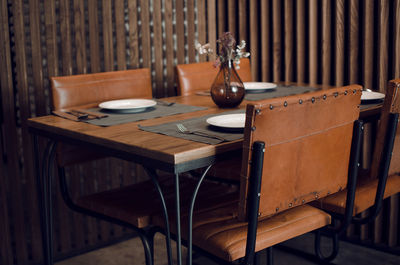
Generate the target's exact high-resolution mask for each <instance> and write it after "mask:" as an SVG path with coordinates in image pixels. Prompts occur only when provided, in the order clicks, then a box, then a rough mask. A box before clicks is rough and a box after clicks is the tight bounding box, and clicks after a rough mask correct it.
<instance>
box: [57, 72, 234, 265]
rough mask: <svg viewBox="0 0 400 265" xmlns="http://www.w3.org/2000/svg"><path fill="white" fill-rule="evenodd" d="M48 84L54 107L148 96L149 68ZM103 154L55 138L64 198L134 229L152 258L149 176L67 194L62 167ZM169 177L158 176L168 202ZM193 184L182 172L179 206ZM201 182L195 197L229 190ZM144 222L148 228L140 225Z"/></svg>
mask: <svg viewBox="0 0 400 265" xmlns="http://www.w3.org/2000/svg"><path fill="white" fill-rule="evenodd" d="M51 86H52V96H53V108H54V110H66V109H72V108H81V109H83V108H91V107H96V106H97V105H98V104H99V103H100V102H103V101H108V100H115V99H122V98H151V97H152V87H151V74H150V70H149V69H147V68H146V69H135V70H126V71H115V72H107V73H95V74H84V75H73V76H62V77H53V78H51ZM102 157H105V155H104V154H99V153H98V152H94V151H92V150H90V149H85V148H82V147H81V146H75V145H67V144H63V143H59V144H58V146H57V150H56V161H57V166H58V172H59V176H60V184H61V192H62V196H63V199H64V201H65V203H66V204H67V205H68V206H69V207H70V208H71V209H72V210H75V211H78V212H81V213H84V214H88V215H90V216H93V217H96V218H100V219H103V220H106V221H109V222H113V223H116V224H119V225H123V226H126V227H129V228H131V229H133V230H135V231H136V232H137V233H138V235H139V236H140V238H141V240H142V242H143V246H144V249H145V257H146V264H152V240H153V236H154V233H155V232H156V231H158V230H157V229H151V227H152V223H151V218H152V216H153V215H158V214H160V212H162V204H161V201H159V200H158V198H159V194H158V192H157V189H156V187H155V185H154V183H152V181H151V180H148V181H144V182H141V183H137V184H133V185H128V186H124V187H120V188H115V189H112V190H107V191H103V192H98V193H94V194H89V195H86V196H83V197H79V198H77V199H76V201H73V200H72V199H71V197H70V195H69V192H68V185H67V181H66V176H65V167H66V166H70V165H74V164H79V163H82V162H85V161H90V160H94V159H98V158H102ZM147 173H149V175H150V176H152V177H153V179H155V172H154V171H151V170H150V171H147ZM72 177H76V176H72ZM173 180H174V176H172V175H169V174H166V173H165V174H164V175H162V176H159V178H158V180H157V181H158V184H159V185H160V187H161V190H162V191H163V193H164V196H165V198H166V204H167V207H171V205H174V204H173V201H174V196H173V195H174V181H173ZM196 184H197V179H193V178H190V177H187V178H185V177H182V178H181V181H180V185H181V187H180V188H181V189H182V193H181V198H183V199H182V201H183V203H182V206H183V207H184V206H185V205H186V204H185V203H186V202H188V201H190V200H189V199H185V198H190V196H191V191H193V190H194V188H195V186H196ZM206 187H207V188H206V189H205V190H204V191H202V192H201V193H199V195H198V196H199V200H205V199H210V198H212V199H213V200H215V199H216V197H218V196H223V195H224V192H226V191H228V190H227V189H225V187H223V188H222V187H217V186H215V185H212V186H209V183H208V182H206ZM231 191H233V190H231ZM231 191H228V192H231ZM216 195H217V196H216ZM138 202H140V203H138ZM145 228H146V229H147V230H149V231H145V230H144V229H145ZM149 228H150V229H149Z"/></svg>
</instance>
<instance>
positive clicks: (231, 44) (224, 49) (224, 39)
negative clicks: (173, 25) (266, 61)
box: [195, 32, 250, 69]
mask: <svg viewBox="0 0 400 265" xmlns="http://www.w3.org/2000/svg"><path fill="white" fill-rule="evenodd" d="M217 43H218V44H219V49H218V54H217V59H216V60H215V63H214V66H215V67H218V66H219V65H220V64H222V63H226V62H229V61H231V60H232V61H233V62H234V64H235V65H236V68H237V69H239V63H240V58H243V57H249V56H250V53H249V52H243V51H242V50H243V49H244V48H245V47H246V42H245V41H244V40H242V41H241V42H240V44H239V45H237V46H236V49H235V45H236V41H235V38H234V37H233V35H232V33H230V32H224V33H223V34H222V35H221V37H220V38H219V39H218V40H217ZM195 47H196V50H197V51H198V52H199V54H212V53H213V50H212V49H211V47H210V44H209V43H207V44H204V45H201V44H200V43H196V45H195Z"/></svg>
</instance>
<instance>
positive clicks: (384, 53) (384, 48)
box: [377, 0, 389, 92]
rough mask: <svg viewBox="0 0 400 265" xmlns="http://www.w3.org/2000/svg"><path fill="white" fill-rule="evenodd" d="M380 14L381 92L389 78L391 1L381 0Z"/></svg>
mask: <svg viewBox="0 0 400 265" xmlns="http://www.w3.org/2000/svg"><path fill="white" fill-rule="evenodd" d="M377 8H378V10H379V15H378V18H377V19H378V21H379V22H378V25H379V29H378V62H377V63H378V67H377V70H378V90H379V91H381V92H384V91H385V88H386V85H387V79H388V64H387V63H386V62H387V60H388V49H389V45H388V41H389V35H388V27H389V20H388V17H389V3H388V1H385V0H380V1H379V6H378V7H377Z"/></svg>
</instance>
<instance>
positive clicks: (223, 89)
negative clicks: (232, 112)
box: [210, 61, 245, 108]
mask: <svg viewBox="0 0 400 265" xmlns="http://www.w3.org/2000/svg"><path fill="white" fill-rule="evenodd" d="M210 92H211V98H212V99H213V101H214V103H215V104H216V105H217V106H218V107H220V108H234V107H237V106H239V104H240V103H241V102H242V101H243V98H244V94H245V91H244V85H243V82H242V80H240V77H239V75H238V73H237V72H236V70H235V67H234V65H233V61H228V62H225V63H223V64H221V66H220V70H219V72H218V75H217V77H216V78H215V80H214V83H213V84H212V86H211V91H210Z"/></svg>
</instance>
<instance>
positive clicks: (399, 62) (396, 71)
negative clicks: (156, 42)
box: [391, 0, 400, 78]
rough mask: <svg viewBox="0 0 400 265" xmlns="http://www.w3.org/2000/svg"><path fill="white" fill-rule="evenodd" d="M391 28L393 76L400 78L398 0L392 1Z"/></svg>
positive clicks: (399, 7)
mask: <svg viewBox="0 0 400 265" xmlns="http://www.w3.org/2000/svg"><path fill="white" fill-rule="evenodd" d="M393 6H394V8H393V13H394V18H393V22H392V25H394V30H393V56H391V58H393V78H400V0H395V2H394V5H393Z"/></svg>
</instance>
